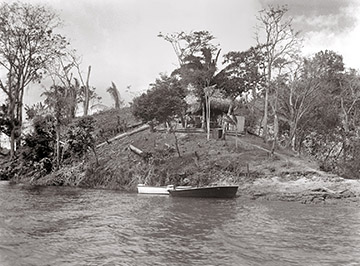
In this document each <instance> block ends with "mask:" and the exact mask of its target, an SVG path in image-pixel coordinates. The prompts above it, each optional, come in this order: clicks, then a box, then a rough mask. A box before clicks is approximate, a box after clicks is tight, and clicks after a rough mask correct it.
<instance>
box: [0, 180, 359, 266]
mask: <svg viewBox="0 0 360 266" xmlns="http://www.w3.org/2000/svg"><path fill="white" fill-rule="evenodd" d="M359 207H360V206H359V204H356V203H354V204H350V203H339V204H336V205H334V204H333V205H326V204H325V205H323V204H321V205H320V204H319V205H303V204H300V203H289V202H257V201H251V200H243V199H241V198H236V199H231V200H221V199H191V198H171V197H169V196H150V195H138V194H135V193H125V192H120V191H109V190H89V189H78V188H68V187H30V186H24V185H11V184H9V183H8V182H0V265H1V266H17V265H26V266H28V265H36V266H40V265H360V208H359Z"/></svg>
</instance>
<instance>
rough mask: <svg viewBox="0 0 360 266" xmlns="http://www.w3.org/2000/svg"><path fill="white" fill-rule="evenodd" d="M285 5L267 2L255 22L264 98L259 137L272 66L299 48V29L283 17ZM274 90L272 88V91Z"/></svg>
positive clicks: (265, 132) (288, 58) (265, 123)
mask: <svg viewBox="0 0 360 266" xmlns="http://www.w3.org/2000/svg"><path fill="white" fill-rule="evenodd" d="M287 11H288V9H287V7H286V6H281V7H280V6H278V7H274V6H269V7H268V8H267V9H264V10H261V11H260V13H259V16H258V17H257V19H258V21H259V26H258V29H257V32H256V34H255V36H256V40H257V43H258V45H261V46H263V47H264V62H265V74H266V76H265V77H266V86H265V98H264V116H263V137H264V140H265V141H267V139H268V109H269V93H270V88H271V82H272V79H273V78H274V76H276V73H275V69H276V68H277V67H278V66H279V65H280V66H281V67H283V65H284V62H287V63H290V62H292V58H294V57H296V55H297V54H298V53H299V49H300V40H299V32H295V31H294V29H293V28H292V18H286V12H287ZM277 94H278V92H277V91H276V88H275V95H277ZM273 109H274V129H275V131H276V128H277V127H278V125H277V123H278V115H277V109H278V106H277V97H276V99H275V101H274V108H273ZM274 135H275V136H274V144H276V140H277V132H274Z"/></svg>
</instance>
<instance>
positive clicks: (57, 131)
mask: <svg viewBox="0 0 360 266" xmlns="http://www.w3.org/2000/svg"><path fill="white" fill-rule="evenodd" d="M59 168H60V123H59V122H58V121H57V122H56V170H59Z"/></svg>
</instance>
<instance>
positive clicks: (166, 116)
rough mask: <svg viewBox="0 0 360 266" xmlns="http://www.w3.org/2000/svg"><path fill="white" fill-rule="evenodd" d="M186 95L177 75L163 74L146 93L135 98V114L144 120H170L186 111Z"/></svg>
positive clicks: (160, 121)
mask: <svg viewBox="0 0 360 266" xmlns="http://www.w3.org/2000/svg"><path fill="white" fill-rule="evenodd" d="M185 96H186V94H185V91H184V89H183V87H182V86H181V84H180V82H179V81H178V80H177V79H176V78H175V77H168V76H166V75H161V77H160V78H159V79H157V80H156V81H155V83H154V84H151V85H150V89H149V90H148V91H147V92H146V93H143V94H142V95H141V96H139V97H137V98H135V99H134V102H133V114H134V116H135V117H138V118H140V119H141V120H142V121H144V122H154V121H155V122H158V123H163V122H169V121H171V120H172V119H173V118H174V117H175V116H176V115H178V116H181V115H183V114H184V112H185V111H186V102H185V100H184V98H185Z"/></svg>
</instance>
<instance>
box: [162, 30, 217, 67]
mask: <svg viewBox="0 0 360 266" xmlns="http://www.w3.org/2000/svg"><path fill="white" fill-rule="evenodd" d="M158 37H161V38H163V39H164V40H165V41H168V42H170V44H171V46H172V48H173V50H174V52H175V54H176V56H177V58H178V61H179V65H180V67H181V66H182V65H184V64H186V63H187V61H189V60H188V59H189V58H191V57H199V56H201V54H202V51H203V50H204V49H206V50H208V51H209V52H210V53H211V54H214V53H216V51H217V50H218V49H217V46H216V45H214V44H212V41H213V40H214V39H215V37H214V36H213V35H212V34H211V33H210V32H208V31H192V32H189V33H186V32H184V31H181V32H176V33H171V34H165V35H164V34H162V33H161V32H160V33H159V35H158Z"/></svg>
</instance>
